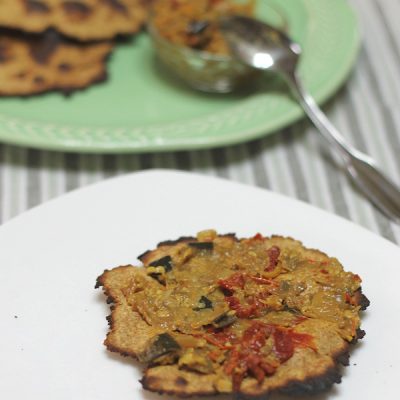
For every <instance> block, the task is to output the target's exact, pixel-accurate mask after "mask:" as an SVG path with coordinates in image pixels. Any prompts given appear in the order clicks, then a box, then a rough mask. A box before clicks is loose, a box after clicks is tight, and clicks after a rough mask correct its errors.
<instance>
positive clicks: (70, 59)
mask: <svg viewBox="0 0 400 400" xmlns="http://www.w3.org/2000/svg"><path fill="white" fill-rule="evenodd" d="M112 48H113V44H112V43H110V42H103V43H90V44H82V43H77V42H74V41H71V40H67V39H65V38H63V37H61V36H60V35H59V34H58V33H56V32H54V31H47V32H46V33H44V34H43V35H29V36H28V35H21V34H17V33H11V32H9V31H0V96H25V95H32V94H36V93H43V92H47V91H50V90H61V91H63V92H65V93H69V92H72V91H74V90H77V89H84V88H86V87H88V86H90V85H91V84H93V83H95V82H100V81H104V80H105V79H106V77H107V72H106V60H107V57H108V55H109V54H110V52H111V50H112Z"/></svg>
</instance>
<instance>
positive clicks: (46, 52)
mask: <svg viewBox="0 0 400 400" xmlns="http://www.w3.org/2000/svg"><path fill="white" fill-rule="evenodd" d="M61 40H62V39H61V37H60V35H59V34H58V33H57V32H56V31H54V30H48V31H46V32H45V33H44V34H43V35H42V36H41V37H40V38H35V39H32V44H31V48H30V53H31V56H32V58H33V59H34V60H35V61H36V62H37V63H39V64H45V63H46V62H47V61H48V59H49V58H50V56H51V55H52V54H53V53H54V51H55V50H56V49H57V47H58V46H59V44H60V43H61Z"/></svg>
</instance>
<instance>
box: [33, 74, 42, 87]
mask: <svg viewBox="0 0 400 400" xmlns="http://www.w3.org/2000/svg"><path fill="white" fill-rule="evenodd" d="M33 82H35V84H36V85H43V84H44V82H45V79H44V78H43V76H41V75H37V76H35V77H34V78H33Z"/></svg>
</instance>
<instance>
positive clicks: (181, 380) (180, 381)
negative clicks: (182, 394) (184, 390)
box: [175, 376, 188, 386]
mask: <svg viewBox="0 0 400 400" xmlns="http://www.w3.org/2000/svg"><path fill="white" fill-rule="evenodd" d="M175 383H176V385H177V386H186V385H187V384H188V381H187V380H186V379H185V378H184V377H183V376H178V378H176V379H175Z"/></svg>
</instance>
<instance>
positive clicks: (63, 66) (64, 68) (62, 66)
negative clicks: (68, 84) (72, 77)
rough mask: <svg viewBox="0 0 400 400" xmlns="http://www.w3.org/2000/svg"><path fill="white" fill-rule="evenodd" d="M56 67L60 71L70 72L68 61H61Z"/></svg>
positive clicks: (70, 66) (70, 67)
mask: <svg viewBox="0 0 400 400" xmlns="http://www.w3.org/2000/svg"><path fill="white" fill-rule="evenodd" d="M58 69H59V71H61V72H70V71H71V70H72V65H71V64H69V63H66V62H65V63H61V64H59V65H58Z"/></svg>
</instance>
